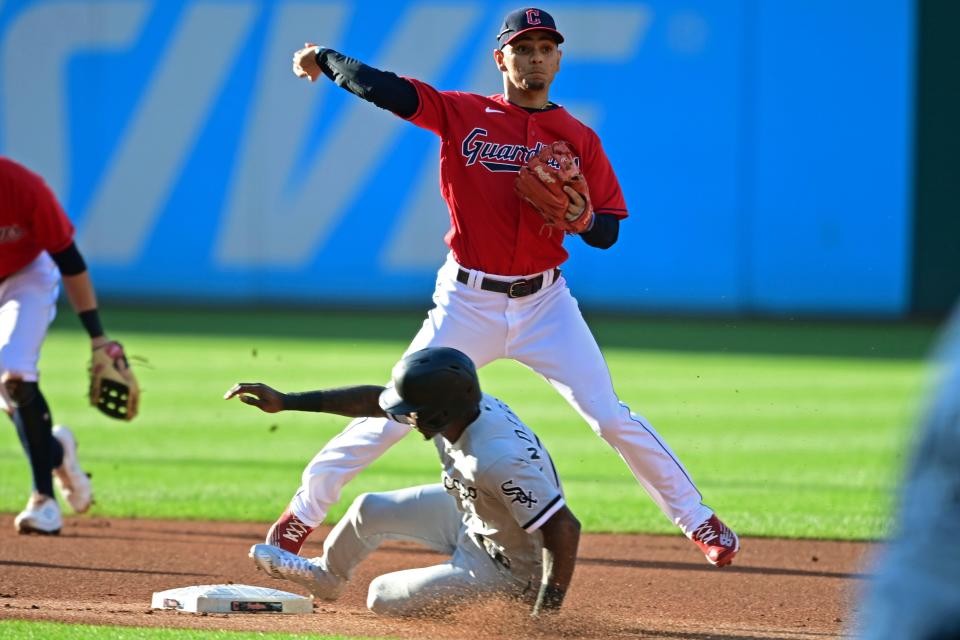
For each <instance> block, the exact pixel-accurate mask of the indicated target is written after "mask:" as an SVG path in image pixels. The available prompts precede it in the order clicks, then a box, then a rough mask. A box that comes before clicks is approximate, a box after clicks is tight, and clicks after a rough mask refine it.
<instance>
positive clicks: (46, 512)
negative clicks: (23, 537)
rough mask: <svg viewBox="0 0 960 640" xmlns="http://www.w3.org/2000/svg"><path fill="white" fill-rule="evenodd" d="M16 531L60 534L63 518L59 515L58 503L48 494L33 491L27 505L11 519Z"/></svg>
mask: <svg viewBox="0 0 960 640" xmlns="http://www.w3.org/2000/svg"><path fill="white" fill-rule="evenodd" d="M13 526H14V527H16V529H17V533H23V534H27V533H36V534H39V535H43V536H55V535H59V534H60V529H61V528H62V527H63V518H62V517H61V516H60V505H58V504H57V501H56V500H55V499H54V498H51V497H50V496H45V495H43V494H41V493H37V492H36V491H34V492H33V495H31V496H30V499H29V500H28V501H27V506H26V508H24V510H23V511H21V512H20V513H19V514H18V515H17V517H16V518H14V520H13Z"/></svg>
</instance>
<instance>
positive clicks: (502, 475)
mask: <svg viewBox="0 0 960 640" xmlns="http://www.w3.org/2000/svg"><path fill="white" fill-rule="evenodd" d="M480 409H481V412H480V416H479V417H478V418H477V419H476V420H475V421H474V422H473V423H471V424H470V426H469V427H467V429H466V430H465V431H464V432H463V434H462V435H461V436H460V438H459V439H458V440H457V441H456V442H454V443H450V442H448V441H447V440H446V439H444V438H443V437H441V436H437V437H436V438H434V442H435V443H436V445H437V451H438V453H439V454H440V459H441V465H442V467H443V473H442V483H441V484H435V485H425V486H420V487H411V488H408V489H401V490H399V491H390V492H385V493H369V494H364V495H362V496H360V497H359V498H357V499H356V500H355V501H354V503H353V504H352V505H351V507H350V509H349V511H348V512H347V513H346V514H345V515H344V517H343V518H342V519H341V520H340V522H338V523H337V525H336V527H334V529H333V531H332V532H331V533H330V535H329V536H327V539H326V541H325V542H324V555H323V558H322V559H321V560H320V561H319V565H320V566H321V567H323V569H324V570H325V571H326V572H327V573H328V574H331V575H332V576H335V577H338V578H340V579H341V580H343V581H346V580H349V578H350V577H351V576H352V574H353V570H354V568H355V567H356V566H357V565H358V564H359V563H360V562H361V561H362V560H363V559H364V558H365V557H367V556H368V555H369V554H370V553H371V552H372V551H373V550H374V549H376V548H377V546H379V545H380V543H381V542H383V541H384V540H407V541H413V542H418V543H421V544H424V545H426V546H427V547H429V548H431V549H433V550H435V551H438V552H440V553H443V554H446V555H449V556H450V559H449V560H447V561H445V562H443V563H441V564H437V565H434V566H431V567H423V568H419V569H409V570H406V571H397V572H394V573H389V574H386V575H382V576H379V577H378V578H376V579H375V580H374V581H373V582H372V583H371V584H370V588H369V593H368V599H367V606H368V607H369V608H370V609H371V610H373V611H374V612H376V613H382V614H389V615H410V614H413V613H417V612H420V611H423V610H426V609H431V610H434V609H436V608H443V606H444V605H445V604H451V603H455V602H460V601H462V600H463V598H464V597H465V596H469V597H471V598H476V597H481V596H489V595H494V594H500V595H506V596H513V597H520V596H522V595H523V594H524V593H529V594H531V597H532V596H535V595H536V591H537V589H538V588H539V585H540V575H541V553H542V547H543V536H542V534H541V533H540V531H539V528H540V527H541V526H542V525H543V524H544V523H545V522H547V521H548V520H549V519H550V518H551V517H552V516H553V515H554V514H555V513H556V512H557V511H559V510H560V509H561V508H562V507H563V506H564V505H565V504H566V503H565V502H564V497H563V490H562V488H561V486H560V479H559V477H558V476H557V472H556V469H555V468H554V466H553V461H552V460H551V459H550V455H549V454H548V453H547V451H546V449H545V448H544V447H543V445H542V444H541V443H540V440H539V439H538V438H537V436H536V435H534V433H533V432H532V431H531V430H530V429H529V427H527V426H526V425H525V424H523V423H522V422H521V421H520V419H519V418H517V416H516V415H514V413H513V412H512V411H511V410H510V408H509V407H507V405H505V404H504V403H503V402H501V401H500V400H498V399H497V398H494V397H492V396H490V395H486V394H484V396H483V399H482V401H481V403H480Z"/></svg>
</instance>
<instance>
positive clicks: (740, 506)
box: [0, 309, 935, 539]
mask: <svg viewBox="0 0 960 640" xmlns="http://www.w3.org/2000/svg"><path fill="white" fill-rule="evenodd" d="M420 320H421V316H420V315H419V314H418V313H346V312H337V313H332V312H305V311H302V312H294V311H290V312H276V313H270V312H264V311H242V310H229V311H228V310H222V311H176V312H173V311H160V310H156V309H150V310H116V309H113V310H109V309H108V311H107V312H106V313H105V322H106V324H107V326H108V327H109V328H110V329H111V333H112V335H113V336H114V337H116V338H118V339H120V340H122V341H123V342H124V343H125V345H126V347H127V351H128V353H130V354H134V355H140V356H143V357H145V358H147V359H148V360H149V366H143V365H140V366H138V368H137V372H138V374H139V377H140V381H141V386H142V388H143V398H142V407H141V412H142V413H141V416H140V417H138V418H137V420H136V421H135V422H133V423H131V424H126V423H120V422H114V421H111V420H109V419H108V418H106V417H104V416H102V415H100V414H99V413H97V412H96V411H94V410H93V409H92V408H90V407H88V406H86V397H85V392H86V389H85V386H86V373H85V366H86V362H87V359H88V353H87V341H86V339H85V337H84V335H83V334H82V331H81V330H80V329H79V322H78V321H77V320H76V318H75V317H73V315H72V314H71V313H69V312H63V313H62V314H61V317H60V318H58V320H57V321H56V323H55V325H54V327H53V329H52V330H51V333H50V335H49V337H48V339H47V341H46V343H45V346H44V352H43V358H42V362H41V367H42V385H43V387H42V388H43V389H44V392H45V393H46V395H47V398H48V400H49V401H50V404H51V407H52V409H53V412H54V418H55V420H56V421H57V422H63V423H65V424H69V425H71V427H72V428H73V429H74V431H75V432H76V433H77V435H78V439H79V442H80V447H81V448H80V453H81V460H82V462H83V463H84V465H85V467H86V468H87V469H88V470H90V471H92V472H93V474H94V486H95V491H96V496H97V504H96V505H95V506H94V508H93V510H92V513H94V514H96V515H99V516H135V517H140V518H186V519H225V520H248V521H262V522H264V523H268V522H271V521H272V520H273V519H274V518H275V516H276V515H277V514H278V513H279V512H280V511H281V510H282V509H283V508H284V506H285V505H286V502H287V500H288V499H289V498H290V496H291V495H292V494H293V492H294V491H295V490H296V488H297V486H298V484H299V478H300V472H301V470H302V468H303V465H304V464H305V463H306V462H307V461H308V460H309V459H310V458H311V456H312V455H313V454H314V453H315V452H316V451H317V450H318V449H319V447H320V446H321V445H322V444H323V443H324V442H325V441H326V440H327V439H329V438H330V437H331V436H332V435H334V434H335V433H337V431H338V430H339V429H341V428H342V427H343V425H344V424H345V423H346V420H344V419H341V418H337V417H335V416H320V415H315V414H302V413H290V414H286V413H284V414H278V415H272V416H271V415H267V414H263V413H260V412H259V411H257V410H255V409H253V408H251V407H247V406H245V405H242V404H240V403H239V402H237V401H232V402H225V401H223V400H222V399H221V397H222V394H223V392H224V391H225V390H226V389H227V388H228V387H229V386H231V385H232V384H233V383H234V382H237V381H241V380H242V381H264V382H267V383H269V384H271V385H274V386H276V387H278V388H281V389H283V390H288V391H289V390H304V389H310V388H319V387H324V386H341V385H349V384H357V383H378V384H379V383H383V382H385V381H386V379H387V378H388V376H389V371H390V368H391V366H392V365H393V363H394V361H395V360H396V359H397V358H398V357H399V356H400V354H401V353H402V351H403V350H404V348H405V347H406V344H407V342H408V341H409V339H410V338H411V337H412V336H413V334H414V333H415V331H416V329H417V328H418V327H419V323H420ZM590 321H591V326H593V327H594V330H595V333H596V335H597V338H598V341H599V343H600V345H601V347H602V348H603V350H604V353H605V354H606V355H607V358H608V362H609V364H610V367H611V370H612V373H613V377H614V382H615V385H616V388H617V390H618V393H619V394H620V396H621V398H622V399H623V400H624V401H625V402H627V403H629V404H630V405H631V408H633V410H634V411H636V412H638V413H641V414H643V415H645V416H646V417H647V418H649V419H650V420H651V421H652V422H653V424H654V425H655V427H656V428H657V429H658V430H659V432H660V433H661V435H662V436H663V437H664V438H665V439H666V441H667V442H668V443H669V444H670V446H671V447H672V448H673V449H674V451H675V452H676V453H678V454H679V456H680V458H681V459H682V460H683V462H684V463H685V465H686V466H687V468H688V470H689V471H690V472H691V474H692V475H693V477H694V479H695V480H696V481H697V483H698V486H699V487H700V489H701V490H702V491H703V493H704V494H705V496H706V500H707V502H708V504H710V505H711V506H713V507H714V508H715V509H717V511H719V512H720V513H721V514H722V515H723V517H724V519H725V520H727V521H728V522H729V524H731V525H732V526H734V527H735V528H736V529H737V530H738V531H739V532H741V533H742V534H746V535H753V536H789V537H820V538H837V539H877V538H879V537H881V536H882V535H883V534H884V532H885V530H886V525H887V520H888V515H889V511H890V507H891V497H890V496H891V489H892V488H893V487H894V486H895V484H896V480H897V478H898V476H899V473H900V467H901V465H902V463H903V457H904V451H905V450H906V448H907V443H908V440H909V428H910V425H911V423H912V420H913V415H914V412H915V411H916V404H917V399H918V397H919V392H920V390H921V388H922V379H923V375H922V374H923V358H924V356H925V355H926V353H927V351H928V349H929V347H930V345H931V341H932V339H933V337H934V335H935V331H934V329H933V328H932V327H929V326H917V325H899V324H863V323H843V324H840V323H799V322H787V321H783V322H742V321H732V320H731V321H723V320H717V321H671V320H648V319H634V318H620V319H616V318H592V319H590ZM481 382H482V384H483V386H484V388H485V390H486V391H489V392H491V393H493V394H495V395H498V396H500V397H501V398H503V399H504V400H505V401H507V402H508V403H510V404H511V406H512V407H513V408H514V409H515V411H516V412H517V413H518V414H519V415H520V416H521V417H522V418H523V419H524V420H525V421H526V422H527V423H528V424H530V425H531V426H532V427H533V428H534V429H535V430H536V431H537V432H538V433H539V434H540V436H541V438H542V439H543V440H544V441H545V443H546V445H547V447H548V448H549V449H550V451H551V452H552V454H553V456H554V458H555V461H556V463H557V466H558V468H559V471H560V473H561V476H562V478H563V480H564V485H565V489H566V492H567V496H568V500H569V503H570V505H571V507H572V509H573V510H574V512H575V513H576V514H577V515H578V516H579V518H580V519H581V521H582V522H583V523H584V526H585V528H586V529H587V530H589V531H618V532H672V531H674V529H673V527H672V525H671V524H670V523H669V522H668V521H667V520H666V519H665V518H664V517H663V516H662V515H661V514H660V512H659V511H658V510H657V509H656V507H654V506H653V504H652V502H651V501H650V500H649V499H648V498H647V497H646V495H645V494H644V493H643V492H642V490H641V489H640V488H639V487H638V485H637V484H636V483H635V482H634V480H633V479H632V477H631V476H630V475H629V473H628V471H627V469H626V466H625V465H624V464H623V463H622V462H621V461H620V460H619V459H618V457H617V456H616V454H615V453H614V452H613V450H612V449H610V448H609V447H608V446H607V445H606V444H605V443H604V442H603V441H602V440H600V439H599V438H598V437H597V436H596V435H594V434H593V433H592V432H591V431H590V429H589V428H588V427H587V425H586V424H585V423H584V422H582V421H581V420H580V418H579V416H577V415H576V414H575V413H574V411H573V410H572V409H571V408H570V407H569V406H568V405H567V404H566V403H565V402H564V401H563V400H562V399H561V398H560V397H559V396H558V395H557V394H556V393H555V392H554V391H553V389H552V388H551V387H550V386H549V385H548V384H547V383H546V382H544V381H543V380H542V379H541V378H540V377H539V376H537V375H536V374H534V373H533V372H531V371H529V370H528V369H526V368H524V367H522V366H520V365H518V364H516V363H513V362H498V363H494V364H492V365H490V366H488V367H486V368H484V369H483V370H482V371H481ZM435 456H436V454H435V452H434V450H433V448H432V447H431V446H428V445H426V444H425V443H423V442H422V441H421V440H420V439H419V438H418V437H417V436H416V434H411V435H410V436H408V437H407V438H406V439H405V440H404V441H402V442H401V443H400V444H398V445H397V446H396V447H394V448H393V449H391V450H390V451H388V452H387V454H386V455H385V456H383V457H382V458H381V459H380V460H379V461H377V462H376V463H375V464H374V465H373V466H372V467H370V468H369V469H367V470H366V471H364V472H363V473H361V474H360V476H358V477H357V479H356V480H355V481H354V482H352V483H351V484H349V485H348V486H347V490H346V491H345V493H344V496H343V500H342V501H341V504H340V505H339V507H338V508H336V509H334V510H333V511H332V513H331V514H330V516H328V520H332V519H335V518H337V517H338V516H339V515H340V514H341V513H342V511H343V510H344V509H345V507H346V506H347V505H349V502H350V500H351V499H352V497H353V496H355V495H356V494H358V493H360V492H363V491H370V490H380V489H392V488H398V487H402V486H408V485H411V484H417V483H424V482H432V481H435V480H437V478H438V474H439V466H438V463H437V460H436V457H435ZM0 476H2V477H3V478H4V481H3V483H2V484H0V511H5V512H16V511H18V510H19V509H20V508H21V507H22V504H23V503H24V501H25V500H26V498H27V496H28V493H29V488H30V480H29V475H28V470H27V464H26V461H25V459H24V457H23V455H22V453H21V450H20V445H19V442H18V440H17V437H16V433H15V431H14V430H13V429H12V428H9V429H4V430H3V431H2V434H0Z"/></svg>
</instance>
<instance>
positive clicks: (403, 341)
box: [53, 307, 937, 360]
mask: <svg viewBox="0 0 960 640" xmlns="http://www.w3.org/2000/svg"><path fill="white" fill-rule="evenodd" d="M103 317H104V321H105V324H106V326H107V327H108V328H109V330H110V332H111V333H113V334H115V335H119V336H122V335H123V334H126V333H143V332H146V333H158V334H159V333H162V334H174V335H201V336H202V335H211V336H228V337H242V336H251V337H264V336H265V337H271V338H289V339H300V340H338V341H348V342H349V341H352V342H367V341H377V342H397V343H398V346H397V352H398V353H399V352H401V351H402V350H403V349H404V348H405V347H406V345H407V344H408V343H409V342H410V340H411V339H412V338H413V336H414V335H415V334H416V332H417V330H419V328H420V325H421V323H422V322H423V318H424V317H425V310H424V311H411V310H401V311H396V310H392V311H391V310H379V311H375V310H369V311H363V310H362V311H347V310H329V309H322V310H321V309H317V310H306V309H302V310H296V309H295V310H290V309H285V310H267V309H262V308H253V309H243V308H226V307H225V308H212V309H211V308H206V309H197V308H183V309H176V308H152V307H107V308H106V309H105V310H104V311H103ZM587 320H588V322H589V324H590V326H591V329H592V330H593V332H594V335H595V336H596V338H597V342H598V343H599V344H600V346H601V348H603V349H612V348H618V349H637V350H650V351H679V352H695V353H730V354H770V355H799V356H804V355H805V356H827V357H853V358H869V359H904V360H916V359H922V358H923V357H925V356H926V355H927V353H928V351H929V350H930V348H931V346H932V344H933V341H934V339H935V337H936V335H937V327H936V325H935V324H933V323H926V324H921V323H907V322H866V321H812V320H788V319H784V320H741V319H731V318H713V319H710V318H704V319H697V318H680V319H670V318H650V317H644V316H610V315H599V314H590V315H589V316H588V317H587ZM53 330H54V331H77V332H79V331H81V329H80V324H79V322H78V321H77V319H76V318H75V317H74V316H73V314H72V313H70V312H67V311H66V310H64V312H63V313H60V314H59V315H58V318H57V320H56V322H55V324H54V328H53Z"/></svg>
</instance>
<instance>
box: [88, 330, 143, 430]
mask: <svg viewBox="0 0 960 640" xmlns="http://www.w3.org/2000/svg"><path fill="white" fill-rule="evenodd" d="M139 400H140V386H139V385H138V384H137V378H136V376H134V375H133V370H132V369H131V368H130V363H129V362H127V356H126V354H124V352H123V347H122V346H121V345H120V343H119V342H108V343H107V344H105V345H103V346H102V347H97V348H96V349H94V350H93V358H92V360H91V362H90V404H92V405H93V406H95V407H96V408H97V409H99V410H100V411H101V412H103V413H105V414H107V415H108V416H110V417H111V418H117V419H118V420H133V419H134V418H135V417H136V415H137V403H138V402H139Z"/></svg>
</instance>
